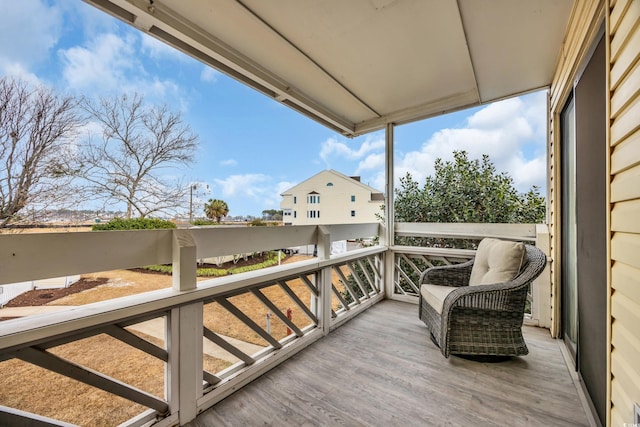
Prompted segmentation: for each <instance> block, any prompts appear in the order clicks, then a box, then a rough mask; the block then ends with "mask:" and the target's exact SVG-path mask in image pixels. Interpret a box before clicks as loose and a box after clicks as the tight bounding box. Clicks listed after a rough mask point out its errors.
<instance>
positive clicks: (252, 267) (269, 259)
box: [141, 251, 285, 277]
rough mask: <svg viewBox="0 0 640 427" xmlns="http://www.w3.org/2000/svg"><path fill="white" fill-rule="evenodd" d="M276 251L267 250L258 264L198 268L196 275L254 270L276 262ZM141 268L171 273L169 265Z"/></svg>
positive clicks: (227, 273)
mask: <svg viewBox="0 0 640 427" xmlns="http://www.w3.org/2000/svg"><path fill="white" fill-rule="evenodd" d="M278 252H279V251H275V252H273V251H272V252H269V254H268V256H267V259H266V260H265V261H263V262H261V263H259V264H253V265H247V266H244V267H236V268H230V269H228V270H226V269H224V268H198V269H197V270H196V274H197V275H198V277H221V276H227V275H229V274H240V273H246V272H247V271H254V270H259V269H261V268H265V267H271V266H274V265H276V264H278ZM284 258H285V256H284V254H283V255H282V257H281V260H284ZM141 268H142V269H143V270H148V271H154V272H156V273H163V274H172V273H173V267H172V266H171V265H147V266H144V267H141Z"/></svg>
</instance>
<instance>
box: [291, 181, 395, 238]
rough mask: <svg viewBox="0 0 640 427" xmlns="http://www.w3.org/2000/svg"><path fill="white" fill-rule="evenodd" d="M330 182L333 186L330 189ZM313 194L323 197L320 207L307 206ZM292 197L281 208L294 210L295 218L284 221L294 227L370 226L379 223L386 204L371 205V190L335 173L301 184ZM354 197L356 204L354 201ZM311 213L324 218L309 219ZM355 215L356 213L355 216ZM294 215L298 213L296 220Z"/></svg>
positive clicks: (373, 202) (293, 191)
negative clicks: (362, 224)
mask: <svg viewBox="0 0 640 427" xmlns="http://www.w3.org/2000/svg"><path fill="white" fill-rule="evenodd" d="M329 182H330V183H331V184H333V185H331V186H327V183H329ZM312 192H314V193H316V196H319V197H320V199H319V200H320V202H319V203H308V202H307V196H308V195H309V194H310V193H312ZM290 193H291V194H290V195H287V196H284V197H283V199H282V202H281V203H280V207H281V208H282V209H291V212H292V214H291V215H290V216H285V217H284V220H285V222H286V223H289V222H290V223H291V224H292V225H308V224H314V225H315V224H361V223H370V222H378V221H379V220H378V219H377V218H376V214H382V210H381V208H380V207H381V206H382V204H383V202H382V201H371V190H369V187H367V186H364V185H362V184H361V183H359V182H357V181H354V180H352V179H351V178H348V177H341V176H339V175H337V174H335V173H333V172H331V171H324V172H321V173H319V174H318V175H315V176H313V177H312V178H310V179H308V180H306V181H304V182H302V183H300V184H298V185H297V186H295V187H294V188H293V189H291V191H290ZM351 196H354V197H355V201H351ZM294 197H295V201H296V203H295V204H294V203H293V200H294V199H293V198H294ZM316 200H317V199H316ZM307 211H315V212H320V217H319V218H318V217H315V218H314V217H311V218H309V217H307ZM351 211H354V213H355V215H354V216H352V215H351ZM293 212H296V215H295V218H294V215H293Z"/></svg>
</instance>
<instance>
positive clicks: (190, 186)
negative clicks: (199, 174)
mask: <svg viewBox="0 0 640 427" xmlns="http://www.w3.org/2000/svg"><path fill="white" fill-rule="evenodd" d="M199 185H204V187H205V189H206V190H208V189H209V184H202V183H197V182H196V183H195V184H191V185H189V224H191V223H192V222H193V192H194V191H195V190H197V189H198V186H199Z"/></svg>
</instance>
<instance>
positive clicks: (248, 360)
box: [203, 327, 255, 365]
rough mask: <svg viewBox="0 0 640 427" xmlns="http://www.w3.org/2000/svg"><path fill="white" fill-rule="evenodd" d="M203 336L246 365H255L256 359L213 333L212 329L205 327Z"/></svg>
mask: <svg viewBox="0 0 640 427" xmlns="http://www.w3.org/2000/svg"><path fill="white" fill-rule="evenodd" d="M203 335H204V337H205V338H206V339H208V340H209V341H211V342H212V343H214V344H215V345H217V346H218V347H220V348H222V349H223V350H225V351H227V352H229V353H231V354H233V355H234V356H235V357H237V358H238V359H240V360H242V361H243V362H244V363H245V364H246V365H251V364H253V363H255V359H254V358H253V357H251V356H249V355H248V354H246V353H245V352H244V351H242V350H240V349H239V348H237V347H236V346H234V345H232V344H229V342H228V341H227V340H225V339H224V338H222V337H221V336H219V335H218V334H216V333H215V332H213V331H212V330H211V329H209V328H207V327H203Z"/></svg>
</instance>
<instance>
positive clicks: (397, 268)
mask: <svg viewBox="0 0 640 427" xmlns="http://www.w3.org/2000/svg"><path fill="white" fill-rule="evenodd" d="M395 237H396V242H398V241H399V240H402V238H405V239H408V240H410V241H411V240H412V239H413V240H419V239H428V240H429V241H430V242H431V244H433V242H436V244H440V245H441V246H447V245H450V244H451V242H454V244H455V242H461V241H468V240H471V241H479V240H481V239H482V238H484V237H494V238H498V239H504V240H514V241H524V242H529V243H531V244H533V245H536V246H538V247H540V248H541V249H542V250H543V252H544V253H545V254H546V255H547V257H549V252H550V248H549V232H548V227H547V226H546V225H543V224H468V223H396V224H395ZM391 251H392V253H393V260H394V266H393V291H392V292H391V295H390V297H391V298H393V299H396V300H401V301H405V302H413V303H417V302H418V295H419V293H420V289H419V285H418V283H417V282H418V279H419V277H420V273H421V272H422V271H424V270H425V269H426V268H429V267H433V266H436V265H451V264H457V263H461V262H465V261H468V260H470V259H472V258H473V257H474V256H475V251H474V250H469V249H457V248H448V247H434V246H401V245H398V244H396V245H394V246H392V247H391ZM548 262H551V260H550V258H548ZM527 300H528V304H527V313H526V317H525V321H526V323H527V324H530V325H537V326H542V327H547V328H548V327H550V325H551V277H550V273H549V268H548V267H547V268H546V270H545V271H544V272H543V273H542V274H541V275H540V277H539V278H538V279H536V280H535V281H534V282H533V284H532V286H531V288H530V289H529V293H528V295H527Z"/></svg>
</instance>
